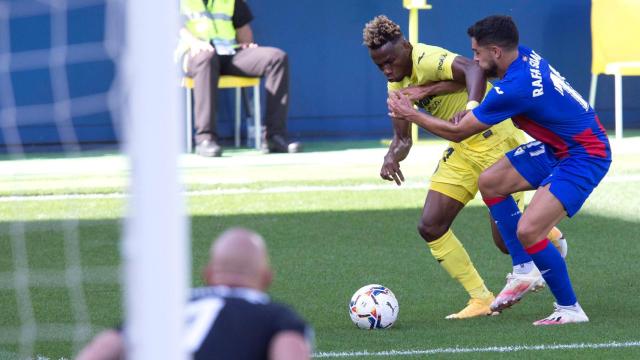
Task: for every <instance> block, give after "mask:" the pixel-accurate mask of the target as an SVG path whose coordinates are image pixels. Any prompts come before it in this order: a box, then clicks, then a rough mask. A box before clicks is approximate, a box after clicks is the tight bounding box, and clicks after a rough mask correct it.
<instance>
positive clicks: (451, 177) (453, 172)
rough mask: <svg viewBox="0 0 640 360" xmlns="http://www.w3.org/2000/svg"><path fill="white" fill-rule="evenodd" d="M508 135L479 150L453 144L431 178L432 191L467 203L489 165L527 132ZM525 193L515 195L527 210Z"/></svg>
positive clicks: (473, 195) (519, 203)
mask: <svg viewBox="0 0 640 360" xmlns="http://www.w3.org/2000/svg"><path fill="white" fill-rule="evenodd" d="M516 134H517V135H515V136H511V137H508V138H507V139H505V140H504V141H503V142H501V143H499V144H497V146H496V147H495V148H493V149H491V150H487V151H483V152H475V151H472V150H469V149H466V148H464V147H462V146H460V145H459V144H456V143H449V146H448V147H447V149H446V150H445V151H444V153H443V155H442V159H440V162H439V163H438V167H437V168H436V171H435V172H434V173H433V176H432V177H431V186H430V190H434V191H437V192H439V193H441V194H444V195H446V196H448V197H450V198H452V199H455V200H458V201H460V202H461V203H463V204H466V203H468V202H469V201H470V200H471V199H473V198H474V197H475V196H476V193H477V192H478V177H479V176H480V173H482V172H483V171H484V170H485V169H487V168H488V167H489V166H491V165H493V164H494V163H495V162H496V161H498V160H500V159H501V158H502V157H504V154H505V153H506V152H508V151H510V150H512V149H514V148H515V147H517V146H519V145H521V144H523V143H524V142H525V138H524V135H523V134H522V133H521V132H517V133H516ZM523 195H524V194H523V193H522V192H519V193H516V194H513V198H514V199H515V200H516V203H517V204H518V206H519V207H520V210H524V201H523V200H524V199H523Z"/></svg>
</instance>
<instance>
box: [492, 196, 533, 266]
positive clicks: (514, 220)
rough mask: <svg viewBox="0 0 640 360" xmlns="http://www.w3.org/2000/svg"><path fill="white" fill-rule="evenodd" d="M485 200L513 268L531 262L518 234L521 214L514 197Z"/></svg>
mask: <svg viewBox="0 0 640 360" xmlns="http://www.w3.org/2000/svg"><path fill="white" fill-rule="evenodd" d="M483 200H484V203H485V204H487V207H488V208H489V211H490V212H491V216H493V220H495V222H496V225H497V226H498V230H499V231H500V235H502V240H503V241H504V244H505V246H506V247H507V249H509V255H511V262H512V264H513V266H514V267H515V266H516V265H520V264H524V263H527V262H529V261H531V256H529V254H527V252H526V251H524V247H523V246H522V244H521V243H520V241H519V240H518V236H517V234H516V230H517V227H518V221H519V220H520V216H521V213H520V209H518V205H516V202H515V201H514V200H513V197H511V196H507V197H505V198H503V197H497V198H490V199H483Z"/></svg>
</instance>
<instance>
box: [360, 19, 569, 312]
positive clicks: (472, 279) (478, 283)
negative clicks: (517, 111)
mask: <svg viewBox="0 0 640 360" xmlns="http://www.w3.org/2000/svg"><path fill="white" fill-rule="evenodd" d="M363 43H364V45H366V46H367V47H368V48H369V55H370V56H371V59H372V60H373V62H374V63H375V64H376V65H377V66H378V68H379V69H380V71H381V72H382V73H383V74H384V75H385V77H386V78H387V80H388V83H387V89H388V92H389V94H393V93H395V92H400V93H402V94H403V95H405V96H406V97H408V99H409V100H410V101H411V102H413V103H414V104H415V105H417V106H419V107H420V108H422V109H424V110H425V111H427V112H429V113H430V114H432V115H433V116H436V117H438V118H441V119H452V120H453V119H457V118H460V117H461V116H462V115H464V114H466V113H467V112H468V111H469V110H471V109H473V108H475V107H477V106H478V105H479V103H480V102H481V101H482V99H483V98H484V96H485V94H486V93H487V92H488V91H489V90H490V89H491V84H490V83H488V82H487V78H486V76H485V74H484V72H483V70H482V69H481V68H480V67H479V66H478V65H477V64H475V63H474V62H473V61H472V60H470V59H468V58H465V57H462V56H459V55H457V54H454V53H452V52H450V51H448V50H446V49H443V48H440V47H436V46H430V45H425V44H416V45H412V44H410V43H409V42H408V41H407V40H406V39H405V38H404V37H403V34H402V32H401V30H400V26H398V25H397V24H396V23H394V22H393V21H391V20H389V19H388V18H387V17H386V16H384V15H380V16H377V17H376V18H374V19H373V20H371V21H370V22H369V23H367V24H366V25H365V27H364V30H363ZM391 120H392V122H393V129H394V136H393V140H392V141H391V144H390V145H389V151H388V152H387V154H386V156H385V157H384V162H383V164H382V168H381V169H380V176H381V177H382V178H383V179H385V180H389V181H395V182H396V184H398V185H401V184H402V182H403V181H404V176H403V174H402V171H401V170H400V162H401V161H402V160H404V159H405V158H406V157H407V155H408V154H409V150H410V149H411V146H412V140H411V127H410V125H411V124H410V122H408V121H403V120H402V119H396V118H392V119H391ZM524 143H526V139H525V136H524V133H523V132H522V131H520V130H518V129H516V128H515V127H514V126H513V123H512V122H511V121H504V122H502V123H499V124H496V125H494V126H492V127H490V128H489V129H487V130H486V131H484V132H482V133H481V134H477V135H474V136H471V137H469V138H467V139H465V140H462V141H459V142H450V143H449V144H448V146H447V149H446V150H445V151H444V153H443V156H442V159H441V160H440V163H439V164H438V167H437V168H436V170H435V172H434V174H433V176H432V177H431V185H430V188H429V191H428V193H427V198H426V200H425V204H424V208H423V211H422V217H421V219H420V223H419V224H418V233H419V234H420V236H421V237H422V238H423V239H424V240H425V241H426V242H427V245H428V246H429V249H430V250H431V254H432V255H433V257H435V259H436V260H437V261H438V262H439V263H440V265H441V266H442V267H443V268H444V269H445V270H446V271H447V272H448V273H449V275H451V277H453V278H454V279H456V280H457V281H458V282H459V283H460V284H461V285H462V286H463V287H464V288H465V290H466V291H467V292H468V293H469V296H470V298H471V299H470V300H469V302H468V304H467V306H466V307H465V308H463V309H462V310H461V311H459V312H457V313H453V314H451V315H448V316H447V317H446V318H447V319H466V318H472V317H477V316H484V315H492V314H494V312H493V311H492V310H491V308H490V305H491V304H492V302H494V301H497V302H517V301H519V300H520V299H521V298H522V297H523V296H524V295H525V294H526V293H528V292H529V291H534V290H537V289H539V288H542V287H544V284H545V283H544V279H543V278H542V275H541V274H540V271H538V269H537V268H536V266H535V265H534V264H533V261H532V259H531V257H530V256H529V255H528V254H526V253H525V252H524V251H517V252H516V251H513V250H512V251H511V256H512V260H513V261H512V264H513V271H512V272H511V273H509V274H508V275H507V285H506V286H505V288H504V289H503V290H502V291H501V292H500V294H499V295H498V297H497V298H495V297H494V295H493V293H491V291H489V290H488V289H487V287H486V285H485V284H484V280H483V279H482V277H481V276H480V274H479V273H478V271H477V270H476V268H475V267H474V265H473V263H472V261H471V259H470V257H469V254H468V253H467V251H466V250H465V248H464V247H463V246H462V243H461V242H460V241H459V240H458V238H457V237H456V236H455V234H454V233H453V231H452V230H451V224H452V223H453V221H454V219H455V218H456V216H457V215H458V213H459V212H460V210H462V208H463V207H464V206H465V205H466V204H467V203H468V202H469V201H470V200H471V199H473V198H474V197H475V195H476V193H477V192H478V177H479V176H480V173H481V172H482V171H484V170H485V169H487V168H488V167H489V166H491V165H493V164H494V163H495V162H496V161H498V160H500V159H501V158H503V157H504V154H505V153H506V152H508V151H509V150H511V149H513V148H515V147H517V146H519V145H521V144H524ZM514 198H515V199H516V201H517V203H518V206H519V207H520V209H521V210H522V209H523V207H524V201H523V193H522V192H519V193H517V194H514ZM491 227H492V234H493V239H494V242H495V243H496V246H498V248H500V250H501V251H502V252H504V253H506V254H508V253H509V250H510V249H507V247H506V246H505V244H504V242H503V241H502V238H501V237H500V233H499V231H498V229H497V228H496V225H495V223H494V222H493V221H491ZM548 237H549V239H550V240H551V241H552V242H553V243H554V245H555V246H556V247H557V248H558V250H559V251H560V252H561V253H562V255H563V256H564V255H566V250H567V246H566V241H565V240H564V238H563V236H562V233H561V232H560V231H559V230H558V229H557V228H555V227H554V228H553V229H552V230H551V232H550V233H549V235H548Z"/></svg>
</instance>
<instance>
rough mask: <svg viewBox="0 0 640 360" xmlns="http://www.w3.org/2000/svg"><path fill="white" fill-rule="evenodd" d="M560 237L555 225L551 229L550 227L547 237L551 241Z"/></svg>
mask: <svg viewBox="0 0 640 360" xmlns="http://www.w3.org/2000/svg"><path fill="white" fill-rule="evenodd" d="M561 237H562V232H560V230H559V229H558V228H557V227H555V226H554V227H553V229H551V231H549V234H548V235H547V239H549V240H551V241H558V240H560V238H561Z"/></svg>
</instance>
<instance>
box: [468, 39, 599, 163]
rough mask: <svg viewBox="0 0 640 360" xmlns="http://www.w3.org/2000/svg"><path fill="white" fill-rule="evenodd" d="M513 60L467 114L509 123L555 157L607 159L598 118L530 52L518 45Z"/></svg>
mask: <svg viewBox="0 0 640 360" xmlns="http://www.w3.org/2000/svg"><path fill="white" fill-rule="evenodd" d="M518 52H519V54H518V58H517V59H516V60H515V61H513V62H512V63H511V65H510V66H509V68H508V69H507V72H506V73H505V75H504V77H503V78H502V79H500V80H498V81H496V82H495V83H494V87H493V89H492V90H491V91H490V92H489V93H488V94H487V97H486V98H485V99H484V101H483V102H482V103H481V104H480V106H478V107H477V108H476V109H474V110H473V114H474V115H475V116H476V118H478V120H480V121H481V122H483V123H485V124H488V125H494V124H497V123H499V122H501V121H503V120H505V119H508V118H511V119H512V120H513V123H514V124H515V125H516V126H517V127H519V128H520V129H522V130H524V131H525V132H526V133H528V134H529V135H531V136H532V137H533V138H534V139H536V140H539V141H541V142H543V143H545V144H546V145H548V146H549V147H551V148H552V149H553V153H554V155H555V156H556V157H557V158H558V159H562V158H566V157H572V156H591V157H598V158H603V159H611V148H610V146H609V140H608V138H607V134H606V132H605V130H604V127H603V126H602V124H601V123H600V120H599V119H598V115H597V114H596V113H595V111H594V110H593V109H592V108H591V106H589V104H588V103H587V102H586V101H585V100H584V99H583V98H582V96H580V94H578V92H577V91H575V90H574V89H573V88H572V87H571V85H569V83H568V82H567V81H566V80H565V78H564V77H562V75H560V73H559V72H558V71H557V70H556V69H554V68H553V67H552V66H551V65H549V63H548V62H547V61H546V60H545V59H544V58H542V57H541V56H540V55H538V54H537V53H536V52H535V51H533V50H531V49H529V48H526V47H524V46H520V47H519V48H518Z"/></svg>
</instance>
